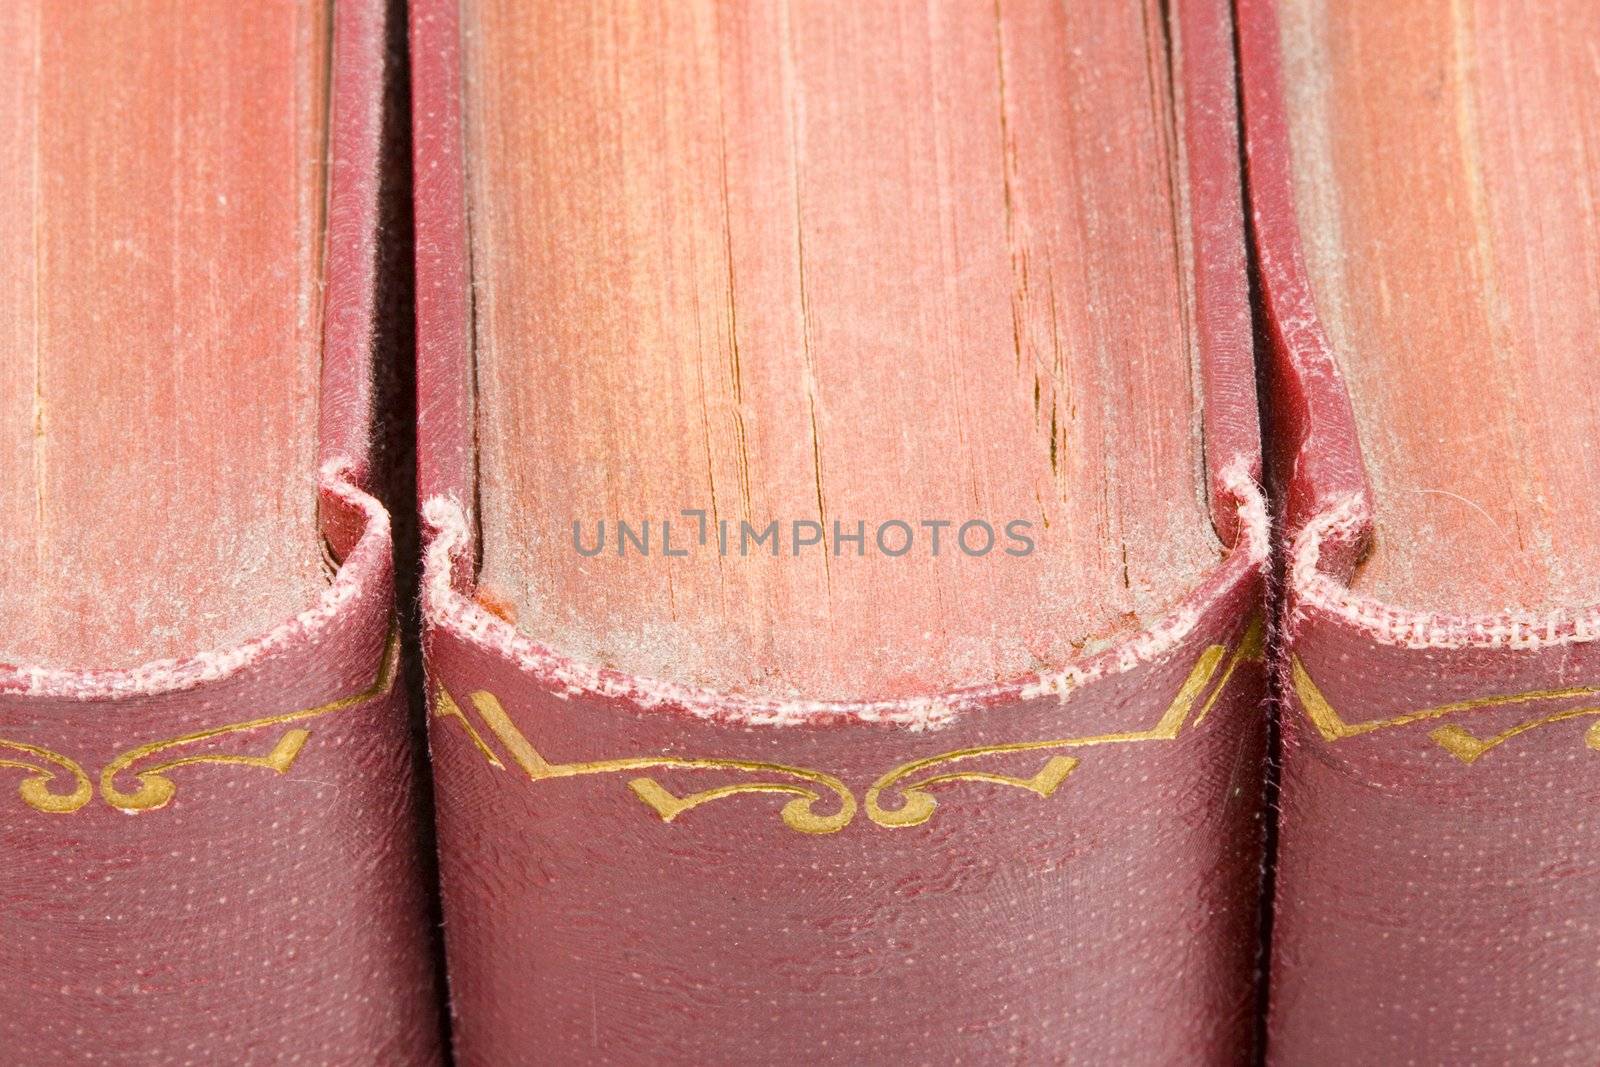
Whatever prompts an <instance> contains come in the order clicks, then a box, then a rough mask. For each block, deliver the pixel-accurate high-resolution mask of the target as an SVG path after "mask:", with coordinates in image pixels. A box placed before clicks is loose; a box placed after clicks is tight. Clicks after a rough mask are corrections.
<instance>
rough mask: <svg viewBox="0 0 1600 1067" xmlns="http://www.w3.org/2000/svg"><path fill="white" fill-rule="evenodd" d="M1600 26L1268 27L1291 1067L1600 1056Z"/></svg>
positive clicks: (1404, 8) (1572, 15)
mask: <svg viewBox="0 0 1600 1067" xmlns="http://www.w3.org/2000/svg"><path fill="white" fill-rule="evenodd" d="M1595 15H1596V12H1595V10H1594V8H1593V5H1591V4H1562V3H1550V4H1543V3H1541V4H1476V5H1475V4H1470V3H1468V4H1449V3H1417V4H1404V5H1393V4H1390V5H1360V4H1358V5H1352V6H1351V7H1349V8H1348V9H1346V10H1340V11H1331V10H1330V11H1323V10H1321V9H1320V8H1317V9H1313V6H1312V5H1299V4H1281V5H1275V4H1273V3H1271V2H1269V0H1243V2H1241V3H1240V4H1239V18H1240V26H1239V34H1240V42H1241V56H1240V61H1241V66H1242V74H1243V77H1242V84H1243V87H1244V94H1243V107H1244V113H1245V116H1244V117H1245V129H1246V135H1247V148H1248V171H1249V192H1250V203H1251V207H1252V210H1253V213H1254V223H1255V226H1254V230H1255V239H1256V251H1257V253H1258V257H1259V264H1260V274H1261V283H1262V296H1263V299H1264V305H1265V311H1266V317H1267V325H1268V328H1269V338H1268V340H1269V353H1268V355H1269V363H1268V368H1269V373H1270V378H1271V390H1270V393H1269V395H1268V405H1267V407H1268V410H1269V411H1270V412H1271V413H1272V418H1271V422H1272V428H1273V433H1272V435H1271V439H1272V441H1273V451H1274V453H1275V455H1274V456H1272V457H1270V459H1271V461H1272V463H1273V465H1274V467H1275V468H1276V469H1277V470H1278V471H1279V472H1280V474H1281V481H1282V486H1283V490H1284V503H1285V527H1286V528H1285V534H1286V541H1287V543H1286V548H1285V557H1286V558H1285V566H1286V570H1287V583H1286V584H1287V590H1286V592H1287V601H1286V603H1285V604H1284V606H1283V620H1282V635H1283V646H1284V658H1283V660H1282V661H1281V662H1280V663H1279V664H1278V668H1279V670H1280V672H1281V680H1282V687H1283V691H1284V693H1285V694H1286V697H1287V699H1286V707H1285V709H1284V720H1283V732H1282V737H1283V746H1282V779H1281V807H1282V811H1281V822H1280V827H1279V833H1278V860H1277V873H1276V882H1277V887H1276V900H1275V913H1274V919H1273V941H1272V962H1271V993H1270V1001H1271V1003H1270V1013H1269V1023H1268V1055H1269V1059H1270V1060H1271V1061H1272V1062H1279V1063H1285V1064H1301V1063H1335V1062H1337V1063H1398V1062H1416V1063H1534V1062H1540V1063H1544V1062H1557V1061H1559V1062H1592V1061H1593V1059H1594V1057H1595V1055H1596V1050H1597V1049H1600V1002H1597V1001H1596V999H1595V996H1594V975H1595V967H1596V963H1595V961H1596V957H1597V955H1600V927H1597V926H1596V924H1595V923H1594V922H1593V921H1592V919H1591V918H1590V911H1591V909H1592V906H1593V903H1594V901H1595V900H1596V899H1597V894H1600V865H1597V861H1596V858H1595V857H1596V849H1595V846H1596V843H1597V831H1596V825H1595V822H1594V819H1593V818H1592V811H1593V806H1594V800H1595V797H1596V796H1597V791H1600V760H1597V759H1596V756H1595V751H1594V750H1595V749H1597V748H1600V732H1597V729H1596V727H1595V720H1596V717H1597V716H1600V707H1597V706H1596V700H1595V696H1596V693H1597V692H1600V646H1597V645H1596V643H1595V638H1596V636H1597V635H1600V615H1597V612H1596V609H1595V608H1594V606H1593V605H1594V604H1596V603H1600V591H1597V590H1596V588H1595V584H1596V583H1595V575H1596V574H1600V567H1597V556H1600V542H1597V540H1596V538H1595V536H1594V533H1593V531H1594V529H1595V528H1596V527H1595V525H1594V516H1595V515H1596V514H1597V509H1600V482H1597V480H1596V479H1595V477H1594V468H1593V463H1592V460H1587V461H1586V460H1585V457H1584V450H1583V447H1582V446H1581V445H1579V442H1582V441H1584V440H1585V439H1587V438H1592V434H1593V425H1594V422H1593V418H1594V416H1593V412H1594V410H1595V408H1594V403H1593V396H1594V393H1593V384H1592V383H1593V381H1594V373H1593V370H1594V352H1595V344H1596V341H1597V338H1600V308H1597V306H1596V303H1595V298H1594V295H1593V294H1594V285H1593V269H1592V268H1593V263H1594V249H1595V248H1596V241H1597V240H1600V235H1597V231H1596V229H1595V225H1594V221H1593V211H1592V205H1593V203H1594V193H1593V189H1594V186H1593V174H1594V170H1593V156H1592V149H1590V154H1589V155H1587V156H1586V155H1585V154H1584V153H1585V148H1584V145H1585V144H1586V143H1587V144H1589V145H1591V146H1592V144H1593V143H1594V142H1593V138H1594V134H1595V129H1596V127H1595V110H1594V107H1593V103H1592V101H1593V98H1594V90H1595V88H1596V81H1595V78H1596V71H1595V67H1594V64H1593V62H1592V60H1593V55H1592V46H1591V44H1589V43H1585V42H1592V41H1593V32H1594V30H1595V28H1596V23H1595ZM1586 49H1588V51H1586ZM1585 183H1587V185H1586V184H1585ZM1585 203H1587V204H1588V205H1590V210H1589V212H1588V215H1587V216H1586V215H1585V214H1584V211H1583V205H1584V204H1585ZM1586 264H1587V266H1585V265H1586ZM1586 270H1587V272H1588V273H1587V274H1585V271H1586Z"/></svg>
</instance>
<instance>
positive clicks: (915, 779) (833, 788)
mask: <svg viewBox="0 0 1600 1067" xmlns="http://www.w3.org/2000/svg"><path fill="white" fill-rule="evenodd" d="M1262 655H1263V649H1262V629H1261V623H1260V620H1254V621H1252V622H1251V623H1250V625H1249V626H1248V627H1247V628H1246V630H1245V632H1244V634H1243V636H1242V637H1241V638H1240V640H1239V643H1238V644H1237V645H1236V646H1235V647H1234V649H1233V651H1232V652H1231V653H1229V652H1228V650H1227V648H1226V647H1224V646H1223V645H1210V646H1208V647H1207V648H1206V649H1205V650H1204V651H1203V652H1201V654H1200V656H1199V658H1198V659H1197V660H1196V661H1195V664H1194V667H1193V668H1192V669H1191V670H1190V671H1189V674H1188V676H1187V677H1186V678H1185V679H1184V681H1183V684H1182V685H1181V686H1180V687H1179V689H1178V692H1177V695H1176V696H1174V697H1173V699H1172V702H1171V703H1170V704H1169V705H1168V706H1167V707H1166V709H1165V710H1164V711H1163V713H1162V715H1161V717H1160V718H1159V719H1157V720H1156V722H1155V724H1154V725H1152V726H1150V727H1148V728H1146V729H1143V730H1131V731H1126V732H1121V733H1107V734H1093V735H1088V736H1084V737H1065V738H1059V739H1054V740H1042V741H1016V742H1010V743H1007V744H999V745H988V746H982V747H977V748H963V749H957V750H955V751H953V752H943V753H939V754H937V755H933V756H927V757H923V758H920V759H914V760H910V761H908V762H906V763H902V764H900V765H899V766H897V767H894V768H893V769H891V770H889V771H887V772H886V773H884V774H883V775H880V776H879V777H878V779H877V780H876V781H874V782H873V783H872V784H871V785H870V786H869V787H868V788H867V790H866V793H865V794H864V798H863V802H862V806H863V807H864V808H865V810H866V813H867V818H868V819H870V820H871V821H872V822H874V823H876V824H877V825H879V826H883V827H889V828H894V827H905V826H917V825H920V824H921V823H925V822H927V821H928V820H929V819H930V818H932V817H933V812H934V809H935V808H936V807H937V806H938V801H937V799H935V796H934V793H933V790H935V789H943V788H945V787H948V786H952V785H956V784H958V783H961V782H980V783H988V784H991V785H1005V786H1011V787H1013V788H1016V789H1021V790H1024V791H1026V792H1029V793H1032V794H1034V795H1035V796H1038V797H1040V798H1048V797H1050V796H1051V795H1052V794H1054V793H1055V791H1056V790H1057V789H1058V788H1059V787H1060V786H1061V784H1062V783H1063V782H1065V781H1066V779H1067V777H1068V776H1069V775H1070V774H1071V773H1072V772H1073V771H1074V770H1075V769H1076V768H1077V766H1078V764H1079V762H1080V761H1079V758H1078V757H1077V756H1071V755H1065V754H1063V752H1064V751H1071V750H1076V749H1083V748H1092V747H1095V746H1099V745H1115V744H1129V743H1137V742H1146V741H1171V740H1173V739H1175V738H1176V737H1177V736H1178V734H1179V732H1180V731H1181V730H1182V729H1183V728H1184V726H1185V724H1187V723H1189V721H1190V714H1191V713H1192V712H1193V711H1194V708H1195V705H1196V704H1199V703H1200V700H1201V697H1205V698H1206V699H1205V701H1204V703H1203V704H1201V705H1200V711H1199V714H1197V715H1195V716H1194V719H1193V723H1192V725H1198V724H1199V723H1200V722H1201V721H1202V720H1204V718H1205V717H1206V715H1207V714H1208V713H1209V712H1210V711H1211V708H1212V707H1213V705H1215V704H1216V702H1217V699H1218V698H1219V697H1220V696H1221V695H1222V691H1223V690H1224V689H1225V688H1226V687H1227V685H1228V683H1229V681H1230V680H1231V679H1232V678H1233V673H1234V671H1235V669H1236V668H1237V667H1238V666H1239V664H1240V663H1242V662H1259V661H1260V660H1261V659H1262ZM467 704H468V705H469V706H470V707H471V708H472V710H473V712H475V713H476V716H477V718H478V719H479V720H480V721H481V722H482V724H483V725H484V726H485V727H486V728H487V730H488V733H489V734H490V735H491V736H492V737H493V738H494V739H495V740H497V741H498V742H499V743H500V748H501V750H502V751H503V752H504V753H505V754H506V755H507V756H508V757H509V761H510V762H511V763H512V764H515V765H516V766H517V767H518V768H519V769H520V770H521V771H522V772H523V774H525V775H526V776H527V777H528V780H529V781H531V782H544V781H548V780H550V779H554V778H572V777H577V776H579V775H591V774H619V773H632V772H638V771H647V770H671V771H678V770H684V771H717V772H722V773H733V774H739V775H746V776H749V778H750V779H752V780H748V781H738V782H734V783H730V784H726V785H720V786H716V787H714V788H711V789H705V790H701V791H699V792H695V793H690V794H688V795H685V796H679V795H678V794H676V793H673V792H672V791H671V790H669V789H667V788H666V787H664V786H662V785H661V783H660V782H658V781H656V779H655V778H653V777H649V776H642V775H641V776H636V777H633V778H630V779H629V780H628V787H629V788H630V789H631V790H633V793H634V795H635V796H637V797H638V798H639V799H640V800H641V801H643V802H644V803H645V804H646V805H647V806H648V807H649V808H650V809H651V810H653V811H654V812H655V813H656V815H658V816H659V817H660V818H661V820H662V821H663V822H672V821H673V820H674V819H676V818H677V817H678V816H679V815H682V814H683V813H684V812H686V811H689V810H691V809H693V808H697V807H699V806H700V805H702V804H708V803H710V802H712V801H714V800H721V799H723V798H726V797H733V796H739V795H741V794H747V793H749V794H756V793H761V794H766V793H774V794H782V795H787V796H789V797H790V798H791V799H790V800H789V801H788V803H786V804H785V805H784V806H783V808H782V809H781V810H780V811H779V817H780V818H781V819H782V820H783V822H784V824H785V825H787V826H788V827H789V828H790V829H792V830H798V831H800V832H801V833H808V834H831V833H835V832H837V831H839V830H842V829H844V828H845V827H846V826H848V825H849V824H850V823H851V821H852V820H853V819H854V818H855V815H856V810H857V804H856V797H855V794H854V792H853V791H852V790H851V789H850V787H849V786H847V785H845V783H844V782H843V781H842V780H841V779H840V778H839V777H837V776H836V775H833V774H828V773H826V772H823V771H819V770H812V769H809V768H805V767H792V766H787V765H784V764H779V763H767V762H761V761H753V760H741V759H724V758H688V757H677V756H636V757H627V758H623V759H605V760H591V761H585V762H581V763H551V762H550V761H548V760H547V759H545V758H544V756H543V755H541V754H540V753H539V751H538V750H537V749H536V748H535V747H534V746H533V743H532V742H530V741H529V740H528V738H527V736H526V735H525V734H523V732H522V731H521V730H520V729H519V728H518V727H517V725H516V724H515V723H513V722H512V721H511V717H510V716H509V715H508V714H507V713H506V710H505V708H504V707H503V706H502V705H501V703H500V700H499V698H498V697H496V696H495V695H494V694H493V693H491V692H489V691H487V690H483V689H480V690H477V691H475V692H473V693H472V694H470V696H469V697H468V699H467ZM433 714H434V715H435V716H436V717H437V718H440V719H450V720H453V721H455V722H456V724H457V725H458V727H459V728H460V729H461V730H462V731H463V732H464V733H465V734H466V735H467V738H468V740H470V741H471V742H472V745H473V747H474V748H476V749H477V750H478V752H479V753H480V754H481V755H482V756H483V758H484V760H485V762H487V763H488V764H489V765H490V766H491V767H494V768H496V769H499V770H505V769H506V766H507V761H506V760H503V759H502V758H501V756H500V755H499V754H497V752H496V749H495V748H493V747H492V746H491V745H490V744H489V742H488V741H487V740H486V739H485V737H484V735H483V734H482V733H480V732H479V730H478V728H477V727H476V726H474V725H473V721H472V719H471V718H470V717H469V716H468V714H467V713H466V711H464V710H463V708H462V707H461V705H460V704H458V703H456V701H455V699H454V698H453V697H452V696H451V695H450V692H449V691H448V690H447V689H445V687H444V686H442V685H440V686H438V687H437V688H436V689H435V691H434V706H433ZM1023 752H1043V753H1050V755H1048V756H1047V758H1046V759H1045V761H1044V763H1043V764H1042V765H1041V766H1040V768H1039V770H1038V771H1036V772H1035V773H1033V774H1032V775H1029V776H1027V777H1020V776H1016V775H1010V774H1002V773H999V772H998V771H995V770H985V769H983V768H982V762H983V761H985V760H992V759H994V758H1003V757H1006V756H1010V755H1013V754H1016V753H1023ZM973 764H977V766H973ZM952 766H954V767H957V768H958V769H955V770H947V769H945V768H949V767H952ZM930 771H931V772H933V773H927V772H930ZM886 798H892V800H893V802H892V803H889V804H886V803H885V802H884V801H885V799H886ZM819 805H822V810H821V811H819V810H818V806H819Z"/></svg>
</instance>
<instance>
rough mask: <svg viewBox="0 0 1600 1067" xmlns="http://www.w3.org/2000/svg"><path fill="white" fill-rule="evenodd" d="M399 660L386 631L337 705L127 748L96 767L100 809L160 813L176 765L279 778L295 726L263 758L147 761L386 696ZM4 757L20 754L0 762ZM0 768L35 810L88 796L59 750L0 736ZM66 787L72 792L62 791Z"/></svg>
mask: <svg viewBox="0 0 1600 1067" xmlns="http://www.w3.org/2000/svg"><path fill="white" fill-rule="evenodd" d="M399 657H400V640H399V634H398V632H391V633H390V635H389V640H388V644H387V647H386V648H385V650H384V655H383V660H382V662H381V663H380V664H379V666H378V674H377V677H376V678H374V679H373V681H372V684H370V685H368V686H367V687H366V688H365V689H363V690H361V692H359V693H355V694H352V695H351V696H347V697H340V698H339V699H338V700H333V701H329V702H328V703H326V704H319V705H317V706H316V707H314V708H303V709H301V710H299V711H291V712H288V713H286V714H283V715H266V716H262V717H260V718H255V719H247V720H245V721H244V722H236V723H229V724H227V725H226V726H215V727H212V728H210V729H206V730H196V731H195V732H194V733H189V734H184V735H182V736H181V737H173V738H168V739H166V740H162V741H151V742H149V743H147V744H142V745H136V746H134V747H133V748H130V749H127V750H125V751H123V752H122V753H120V754H119V755H117V756H116V757H114V758H113V759H112V760H111V761H110V762H109V763H107V764H106V765H105V766H104V767H103V768H101V771H100V775H99V786H100V796H101V798H102V799H103V800H104V801H105V802H106V804H108V805H110V806H111V807H113V808H117V809H119V810H121V811H125V812H130V813H131V812H143V811H153V810H155V809H157V808H161V807H165V806H166V805H167V803H168V802H170V801H171V800H172V797H173V795H174V794H175V793H176V792H177V785H176V784H175V783H174V782H173V780H172V778H171V777H170V774H171V772H173V771H175V770H177V769H179V768H180V767H187V766H192V765H195V764H202V763H209V764H222V765H231V766H238V767H264V768H266V769H267V770H270V771H275V772H276V773H278V774H283V773H284V772H286V771H288V770H289V768H290V767H292V766H294V761H295V760H296V759H297V758H298V757H299V755H300V750H301V749H303V748H304V747H305V746H306V743H307V742H308V741H309V740H310V739H311V731H310V730H307V729H305V728H304V727H301V726H296V727H294V728H292V729H288V730H285V731H284V732H283V733H281V734H279V735H278V737H277V738H276V740H274V741H273V743H272V745H271V747H269V748H268V749H267V751H266V752H265V753H262V754H259V755H240V754H235V753H228V752H199V753H195V754H193V755H178V756H176V757H175V758H171V759H163V760H161V761H159V762H155V763H150V762H148V761H149V760H150V759H151V757H153V756H157V755H159V754H163V753H170V752H173V750H181V749H184V748H187V747H191V746H194V745H199V744H203V743H204V742H207V741H211V740H214V739H216V738H219V737H225V736H229V735H232V734H248V733H254V732H256V731H259V730H266V729H269V728H271V727H276V726H287V725H288V724H290V723H303V722H308V721H310V720H313V719H322V718H325V717H327V716H329V715H336V714H338V713H339V712H341V711H347V710H349V709H351V708H354V707H357V706H358V705H361V704H365V703H366V702H368V701H369V700H373V699H375V698H377V697H380V696H384V695H387V694H388V692H389V691H390V689H391V688H392V687H393V685H394V679H395V674H396V672H397V666H398V663H399ZM4 753H20V754H21V755H20V757H19V756H14V755H13V756H6V755H3V754H4ZM0 767H10V768H16V769H19V770H21V771H23V772H24V774H25V777H24V778H23V780H22V784H21V785H20V786H19V787H18V789H17V792H18V794H19V795H20V796H21V797H22V801H23V803H25V804H27V805H28V806H29V807H30V808H33V809H34V810H36V811H43V812H51V813H57V814H65V813H70V812H74V811H78V810H79V809H81V808H83V807H84V806H85V805H86V804H88V803H89V801H90V800H91V799H93V797H94V781H93V780H92V779H91V778H90V776H89V775H88V774H87V773H85V771H84V769H83V767H82V765H80V764H79V763H78V762H77V761H76V760H73V759H71V758H69V757H67V756H64V755H62V754H61V753H59V752H52V751H50V750H49V749H45V748H41V747H39V746H37V745H29V744H24V743H22V742H20V741H10V740H7V739H5V738H0ZM122 775H127V776H129V777H131V778H132V779H133V781H134V782H136V783H137V785H136V786H135V787H133V788H131V789H124V788H122V787H121V786H119V785H118V778H119V776H122ZM69 783H70V785H71V787H72V788H71V791H70V792H67V791H63V790H65V787H66V786H67V785H68V784H69Z"/></svg>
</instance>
